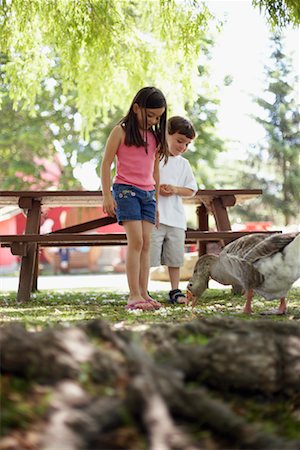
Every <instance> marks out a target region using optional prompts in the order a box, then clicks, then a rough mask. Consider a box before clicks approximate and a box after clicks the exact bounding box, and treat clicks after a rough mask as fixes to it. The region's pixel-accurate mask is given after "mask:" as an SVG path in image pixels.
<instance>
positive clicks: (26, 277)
mask: <svg viewBox="0 0 300 450" xmlns="http://www.w3.org/2000/svg"><path fill="white" fill-rule="evenodd" d="M20 207H22V205H21V204H20ZM40 214H41V202H40V201H38V200H31V204H29V205H28V213H27V221H26V228H25V234H38V233H39V225H40ZM37 247H38V245H37V244H36V243H30V244H28V247H27V248H28V250H27V255H26V256H22V259H21V268H20V277H19V288H18V294H17V301H18V302H26V301H28V300H29V299H30V293H31V291H32V286H33V276H34V270H35V262H36V258H37Z"/></svg>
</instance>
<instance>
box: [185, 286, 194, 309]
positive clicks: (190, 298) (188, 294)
mask: <svg viewBox="0 0 300 450" xmlns="http://www.w3.org/2000/svg"><path fill="white" fill-rule="evenodd" d="M186 298H187V300H186V305H187V306H188V305H189V304H190V303H191V302H192V308H194V306H195V305H196V303H197V297H195V295H194V294H193V293H192V292H191V291H190V290H189V289H187V290H186Z"/></svg>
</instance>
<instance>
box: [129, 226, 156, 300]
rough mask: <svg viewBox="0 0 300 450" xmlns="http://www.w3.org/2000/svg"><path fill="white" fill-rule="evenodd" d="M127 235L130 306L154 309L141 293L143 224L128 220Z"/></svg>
mask: <svg viewBox="0 0 300 450" xmlns="http://www.w3.org/2000/svg"><path fill="white" fill-rule="evenodd" d="M123 226H124V228H125V231H126V235H127V254H126V275H127V281H128V287H129V298H128V306H130V305H131V306H135V308H138V309H153V306H152V305H151V304H150V303H148V302H146V300H145V299H144V298H143V297H142V295H141V292H140V261H141V253H142V247H143V230H142V222H141V221H139V220H128V221H126V222H124V223H123Z"/></svg>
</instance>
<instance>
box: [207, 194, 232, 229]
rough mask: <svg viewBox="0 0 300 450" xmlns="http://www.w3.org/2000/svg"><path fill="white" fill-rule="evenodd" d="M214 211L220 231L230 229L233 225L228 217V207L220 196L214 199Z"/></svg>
mask: <svg viewBox="0 0 300 450" xmlns="http://www.w3.org/2000/svg"><path fill="white" fill-rule="evenodd" d="M211 206H212V212H213V215H214V218H215V221H216V225H217V230H218V231H230V230H231V225H230V220H229V217H228V212H227V208H226V207H225V206H224V204H223V202H222V201H221V199H220V198H214V199H213V201H212V205H211Z"/></svg>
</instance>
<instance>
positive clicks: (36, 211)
mask: <svg viewBox="0 0 300 450" xmlns="http://www.w3.org/2000/svg"><path fill="white" fill-rule="evenodd" d="M261 194H262V190H261V189H217V190H213V189H201V190H199V191H198V192H197V193H196V195H195V196H194V197H191V198H186V199H184V203H185V204H189V205H194V206H195V213H196V218H197V219H196V223H197V225H196V229H194V230H191V229H189V230H188V231H187V233H186V242H195V241H197V242H198V244H199V254H205V253H206V245H207V242H209V241H219V240H222V241H223V243H227V242H230V241H231V240H233V239H236V238H237V237H240V236H242V235H244V234H246V233H247V232H234V231H231V224H230V220H229V216H228V208H229V207H233V206H234V205H236V204H240V203H243V202H245V201H246V200H250V199H253V198H255V197H258V196H260V195H261ZM102 202H103V196H102V192H101V191H0V207H3V206H17V207H19V208H21V209H22V210H24V211H25V213H26V217H27V219H26V226H25V233H24V234H23V235H0V244H1V246H8V247H10V248H11V251H12V253H13V254H16V255H19V256H21V267H20V275H19V288H18V294H17V300H18V301H27V300H28V299H29V298H30V293H31V292H32V291H33V290H35V289H36V287H37V273H38V270H37V268H38V249H39V246H61V247H63V246H68V245H74V244H76V246H77V245H120V244H126V235H125V233H103V234H101V233H97V234H84V232H86V231H89V230H93V229H95V228H98V227H101V226H105V225H108V224H111V223H115V222H116V219H115V218H112V217H102V218H99V219H96V220H92V221H89V222H84V223H81V224H78V225H74V226H71V227H67V228H63V229H60V230H57V231H55V232H52V233H48V234H46V235H45V234H44V235H42V234H40V224H41V215H42V211H43V208H45V207H57V206H68V207H99V206H101V205H102ZM209 214H211V215H212V216H213V217H214V219H215V225H216V231H209Z"/></svg>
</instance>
